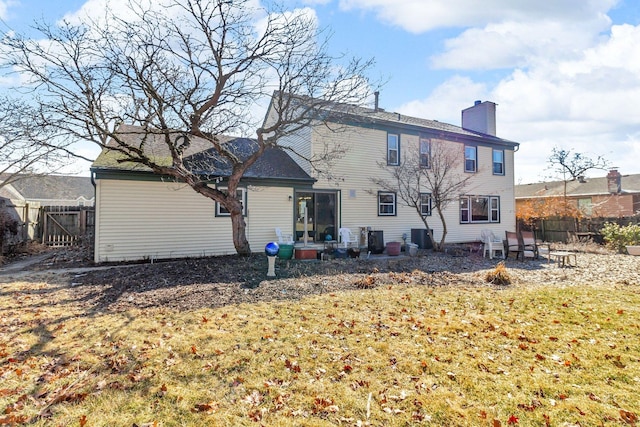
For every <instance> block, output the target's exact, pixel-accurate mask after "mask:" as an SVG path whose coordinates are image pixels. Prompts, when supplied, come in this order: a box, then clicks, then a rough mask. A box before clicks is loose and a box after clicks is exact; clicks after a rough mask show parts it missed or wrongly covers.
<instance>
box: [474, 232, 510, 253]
mask: <svg viewBox="0 0 640 427" xmlns="http://www.w3.org/2000/svg"><path fill="white" fill-rule="evenodd" d="M480 240H481V241H482V247H483V249H482V257H483V258H484V257H485V256H487V253H488V254H489V259H493V255H494V254H495V253H496V252H500V253H502V258H505V254H504V244H503V243H502V239H500V238H499V237H496V235H495V234H493V231H491V230H482V231H481V232H480Z"/></svg>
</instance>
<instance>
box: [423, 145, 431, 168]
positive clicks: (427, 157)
mask: <svg viewBox="0 0 640 427" xmlns="http://www.w3.org/2000/svg"><path fill="white" fill-rule="evenodd" d="M420 166H421V167H423V168H430V167H431V141H429V140H428V139H426V138H420Z"/></svg>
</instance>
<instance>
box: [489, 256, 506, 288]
mask: <svg viewBox="0 0 640 427" xmlns="http://www.w3.org/2000/svg"><path fill="white" fill-rule="evenodd" d="M485 280H486V281H487V282H489V283H493V284H494V285H510V284H511V276H509V272H508V271H507V267H505V266H504V262H499V263H498V265H496V268H494V269H493V270H492V271H490V272H488V273H487V276H486V277H485Z"/></svg>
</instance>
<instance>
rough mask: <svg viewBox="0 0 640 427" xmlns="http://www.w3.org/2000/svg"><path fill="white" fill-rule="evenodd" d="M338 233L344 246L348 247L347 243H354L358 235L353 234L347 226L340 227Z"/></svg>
mask: <svg viewBox="0 0 640 427" xmlns="http://www.w3.org/2000/svg"><path fill="white" fill-rule="evenodd" d="M338 234H340V240H341V241H342V243H343V244H344V247H345V248H348V247H349V243H354V244H357V243H358V237H357V236H356V235H355V234H353V233H352V232H351V230H350V229H348V228H344V227H343V228H340V229H339V230H338Z"/></svg>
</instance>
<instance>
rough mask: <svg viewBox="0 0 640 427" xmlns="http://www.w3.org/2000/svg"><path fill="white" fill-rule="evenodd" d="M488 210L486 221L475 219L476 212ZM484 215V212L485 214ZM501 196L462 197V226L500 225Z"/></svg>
mask: <svg viewBox="0 0 640 427" xmlns="http://www.w3.org/2000/svg"><path fill="white" fill-rule="evenodd" d="M482 205H484V206H482ZM480 209H482V210H486V219H485V218H484V216H483V218H480V219H474V211H476V212H477V211H479V210H480ZM483 213H484V212H483ZM499 222H500V197H499V196H462V197H460V224H479V223H499Z"/></svg>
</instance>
